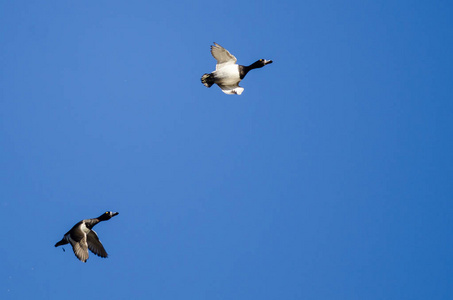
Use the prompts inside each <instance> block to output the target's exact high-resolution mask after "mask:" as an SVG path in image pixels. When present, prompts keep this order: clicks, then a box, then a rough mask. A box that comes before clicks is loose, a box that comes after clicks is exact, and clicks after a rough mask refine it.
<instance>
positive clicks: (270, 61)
mask: <svg viewBox="0 0 453 300" xmlns="http://www.w3.org/2000/svg"><path fill="white" fill-rule="evenodd" d="M271 63H273V61H272V60H266V59H265V60H264V65H268V64H271Z"/></svg>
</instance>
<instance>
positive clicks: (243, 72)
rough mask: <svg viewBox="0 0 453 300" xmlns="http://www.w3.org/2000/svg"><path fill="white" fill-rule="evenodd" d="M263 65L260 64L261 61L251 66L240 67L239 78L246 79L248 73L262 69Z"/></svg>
mask: <svg viewBox="0 0 453 300" xmlns="http://www.w3.org/2000/svg"><path fill="white" fill-rule="evenodd" d="M262 66H263V65H262V64H260V62H259V61H256V62H254V63H253V64H251V65H250V66H239V77H240V78H241V80H242V79H244V77H245V75H247V73H248V72H249V71H250V70H253V69H257V68H261V67H262Z"/></svg>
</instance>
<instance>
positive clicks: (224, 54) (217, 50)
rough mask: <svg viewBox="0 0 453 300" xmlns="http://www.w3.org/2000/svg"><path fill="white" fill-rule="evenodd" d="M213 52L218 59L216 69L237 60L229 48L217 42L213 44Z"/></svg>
mask: <svg viewBox="0 0 453 300" xmlns="http://www.w3.org/2000/svg"><path fill="white" fill-rule="evenodd" d="M211 54H212V56H214V58H215V59H216V60H217V65H216V70H218V69H220V68H222V67H223V66H225V65H229V64H235V63H236V62H237V59H236V57H234V55H232V54H231V53H230V52H228V50H227V49H225V48H223V47H222V46H220V45H219V44H217V43H214V46H211Z"/></svg>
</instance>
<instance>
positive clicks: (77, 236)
mask: <svg viewBox="0 0 453 300" xmlns="http://www.w3.org/2000/svg"><path fill="white" fill-rule="evenodd" d="M116 215H118V213H117V212H111V211H106V212H105V213H103V214H102V215H100V216H99V217H97V218H94V219H85V220H82V221H80V222H78V223H77V224H75V225H74V227H72V228H71V230H69V231H68V232H66V234H65V235H64V237H63V238H62V239H61V241H59V242H58V243H56V244H55V247H58V246H61V245H66V244H68V243H69V244H71V246H72V250H73V251H74V254H75V256H77V258H78V259H80V260H81V261H83V262H86V261H87V259H88V249H90V251H91V252H93V253H94V254H96V255H98V256H100V257H107V256H108V255H107V251H105V249H104V246H102V243H101V241H100V240H99V238H98V235H97V234H96V232H95V231H94V230H92V228H93V227H94V226H95V225H96V224H97V223H99V222H102V221H107V220H110V219H111V218H112V217H114V216H116Z"/></svg>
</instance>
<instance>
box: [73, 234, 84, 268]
mask: <svg viewBox="0 0 453 300" xmlns="http://www.w3.org/2000/svg"><path fill="white" fill-rule="evenodd" d="M70 243H71V246H72V250H73V251H74V254H75V256H77V258H78V259H80V260H81V261H83V262H86V261H87V259H88V245H87V238H86V236H84V237H83V238H82V239H81V240H80V241H79V242H77V241H74V240H72V239H71V240H70Z"/></svg>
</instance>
